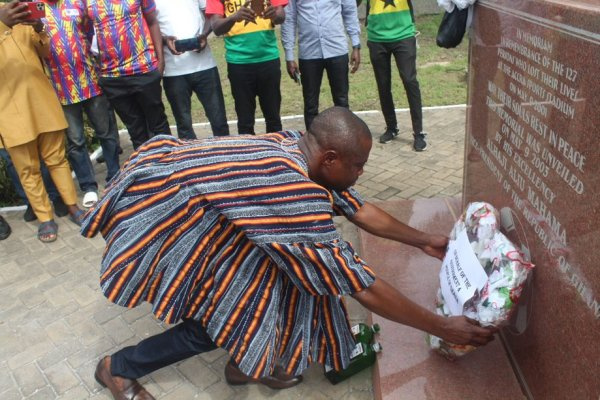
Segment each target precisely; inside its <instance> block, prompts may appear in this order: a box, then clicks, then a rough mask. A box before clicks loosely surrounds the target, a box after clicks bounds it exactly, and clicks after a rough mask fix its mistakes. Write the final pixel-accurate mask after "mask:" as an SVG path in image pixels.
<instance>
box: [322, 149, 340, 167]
mask: <svg viewBox="0 0 600 400" xmlns="http://www.w3.org/2000/svg"><path fill="white" fill-rule="evenodd" d="M321 159H322V160H323V162H322V163H323V166H325V167H329V166H331V165H333V164H334V163H335V162H336V161H339V159H340V157H339V154H338V153H337V151H335V150H327V151H325V152H324V153H323V156H322V158H321Z"/></svg>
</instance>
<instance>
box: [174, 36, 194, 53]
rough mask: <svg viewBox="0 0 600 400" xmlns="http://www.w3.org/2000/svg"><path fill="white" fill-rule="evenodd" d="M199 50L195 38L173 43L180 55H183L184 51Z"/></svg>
mask: <svg viewBox="0 0 600 400" xmlns="http://www.w3.org/2000/svg"><path fill="white" fill-rule="evenodd" d="M199 49H200V41H199V40H198V38H197V37H193V38H189V39H181V40H176V41H175V50H177V51H178V52H180V53H183V52H184V51H193V50H199Z"/></svg>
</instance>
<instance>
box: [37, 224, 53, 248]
mask: <svg viewBox="0 0 600 400" xmlns="http://www.w3.org/2000/svg"><path fill="white" fill-rule="evenodd" d="M37 237H38V239H39V240H40V242H43V243H50V242H54V241H55V240H56V238H57V237H58V225H56V222H54V220H52V219H51V220H50V221H46V222H42V223H41V224H40V226H39V227H38V233H37Z"/></svg>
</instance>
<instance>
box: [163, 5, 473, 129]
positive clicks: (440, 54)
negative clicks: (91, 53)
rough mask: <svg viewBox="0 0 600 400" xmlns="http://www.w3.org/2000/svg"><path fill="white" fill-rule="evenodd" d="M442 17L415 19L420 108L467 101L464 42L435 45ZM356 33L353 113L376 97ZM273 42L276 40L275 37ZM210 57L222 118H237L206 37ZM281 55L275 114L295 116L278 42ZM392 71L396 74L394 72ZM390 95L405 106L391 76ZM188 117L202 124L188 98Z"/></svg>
mask: <svg viewBox="0 0 600 400" xmlns="http://www.w3.org/2000/svg"><path fill="white" fill-rule="evenodd" d="M441 18H442V14H439V15H426V16H420V17H417V30H418V31H420V32H421V34H420V35H419V36H418V45H419V50H418V55H417V68H418V77H419V83H420V85H421V94H422V98H423V105H424V106H438V105H446V104H463V103H465V102H466V99H467V83H466V76H467V43H468V41H467V40H465V41H464V42H463V43H462V44H461V45H460V46H459V47H457V48H456V49H452V50H446V49H442V48H440V47H437V46H436V44H435V36H436V34H437V29H438V26H439V23H440V21H441ZM361 28H362V44H363V46H362V50H361V65H360V68H359V70H358V71H357V72H356V73H355V74H353V75H351V76H350V108H352V110H355V111H359V110H378V109H379V98H378V94H377V86H376V84H375V78H374V77H373V68H372V67H371V61H370V60H369V49H368V48H367V45H366V43H367V36H366V30H365V29H364V26H362V27H361ZM277 35H278V38H279V37H280V35H279V32H277ZM209 43H210V47H211V49H212V52H213V56H214V57H215V60H216V61H217V65H218V67H219V73H220V75H221V84H222V86H223V95H224V97H225V107H226V109H227V119H230V120H231V119H237V117H236V115H235V108H234V105H233V97H232V96H231V88H230V86H229V80H228V79H227V63H226V62H225V48H224V43H223V38H221V37H215V36H214V35H211V37H210V39H209ZM279 47H280V54H281V69H282V70H281V72H282V77H281V95H282V104H281V115H295V114H302V113H303V102H302V90H301V88H300V86H299V85H297V84H296V83H295V82H294V81H292V79H290V77H289V76H288V74H287V72H286V70H285V58H284V53H283V49H281V42H280V43H279ZM393 68H394V69H393V70H392V71H397V70H396V69H395V67H393ZM392 87H393V96H394V100H395V105H396V108H404V107H408V102H407V101H406V95H405V92H404V88H403V86H402V82H401V80H400V76H399V75H398V73H397V72H396V73H395V74H394V75H393V78H392ZM164 103H165V106H166V108H167V115H168V117H169V123H171V124H175V119H174V118H173V116H172V114H171V110H170V108H169V106H168V102H167V100H166V98H165V99H164ZM332 105H333V102H332V100H331V95H330V92H329V84H328V82H327V79H326V77H324V79H323V84H322V85H321V100H320V109H324V108H327V107H329V106H332ZM256 117H257V118H261V117H262V113H261V112H260V108H259V107H258V105H257V113H256ZM192 118H193V121H194V122H206V121H207V119H206V117H205V115H204V109H203V108H202V106H201V104H200V102H199V101H198V100H197V99H196V98H195V96H194V97H193V103H192Z"/></svg>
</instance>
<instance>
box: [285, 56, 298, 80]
mask: <svg viewBox="0 0 600 400" xmlns="http://www.w3.org/2000/svg"><path fill="white" fill-rule="evenodd" d="M286 65H287V72H288V75H289V76H290V78H292V79H293V80H294V81H295V80H296V73H298V74H299V73H300V70H299V69H298V64H296V61H286Z"/></svg>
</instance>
